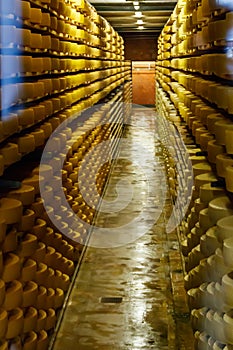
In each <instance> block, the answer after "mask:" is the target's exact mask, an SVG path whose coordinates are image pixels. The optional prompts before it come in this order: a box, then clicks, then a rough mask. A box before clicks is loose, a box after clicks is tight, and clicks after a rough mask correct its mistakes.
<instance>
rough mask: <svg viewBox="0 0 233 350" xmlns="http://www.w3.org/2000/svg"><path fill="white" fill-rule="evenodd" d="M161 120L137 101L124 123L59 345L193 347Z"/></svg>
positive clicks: (115, 349)
mask: <svg viewBox="0 0 233 350" xmlns="http://www.w3.org/2000/svg"><path fill="white" fill-rule="evenodd" d="M158 123H159V119H158V118H157V116H156V114H155V112H154V111H153V110H149V109H147V108H146V109H145V108H137V109H134V111H133V114H132V117H131V120H130V121H129V122H128V124H127V125H126V127H125V132H124V138H123V139H122V140H121V143H120V147H119V155H118V160H116V161H115V164H114V166H113V169H112V172H111V176H110V179H109V183H108V186H107V188H106V192H105V195H104V201H103V207H100V210H99V214H98V216H97V219H96V222H95V226H94V228H93V231H92V235H91V238H90V242H89V246H88V247H87V249H86V251H85V254H84V257H83V260H82V264H81V266H80V269H79V271H78V274H77V276H76V279H75V282H74V285H73V288H72V291H71V293H70V296H69V300H68V303H67V307H66V310H65V313H64V315H63V318H62V321H61V324H60V328H59V330H58V333H57V335H56V339H55V342H54V344H53V350H61V349H75V350H76V349H77V350H95V349H96V350H110V349H111V350H149V349H156V350H165V349H169V350H172V349H174V350H182V349H185V350H192V349H193V335H192V330H191V326H190V321H189V311H188V307H187V302H186V295H185V291H184V286H183V269H182V261H181V256H180V252H179V244H178V241H177V235H176V232H175V231H174V232H173V233H169V234H167V233H166V223H167V220H168V218H169V213H171V207H172V204H171V203H172V202H171V199H170V197H169V194H168V193H169V192H168V188H167V183H166V181H165V179H166V177H165V160H164V158H163V152H162V145H161V140H160V135H159V134H158V130H159V127H158ZM110 202H111V203H112V206H111V210H108V212H107V208H108V204H109V203H110ZM103 208H104V210H102V209H103Z"/></svg>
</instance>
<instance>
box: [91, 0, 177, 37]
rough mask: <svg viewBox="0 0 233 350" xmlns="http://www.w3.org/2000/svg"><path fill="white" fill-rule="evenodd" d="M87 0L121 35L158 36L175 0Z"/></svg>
mask: <svg viewBox="0 0 233 350" xmlns="http://www.w3.org/2000/svg"><path fill="white" fill-rule="evenodd" d="M89 2H90V3H91V4H92V5H93V6H94V7H95V8H96V10H97V11H98V13H99V14H100V15H101V16H103V17H105V18H106V19H107V21H108V22H109V23H111V25H112V26H113V27H114V28H115V29H116V30H117V31H118V32H119V33H120V34H121V35H123V36H124V35H145V34H146V35H148V34H149V35H153V36H158V35H159V33H160V32H161V30H162V28H163V27H164V25H165V23H166V22H167V20H168V18H169V17H170V15H171V13H172V11H173V9H174V7H175V5H176V2H177V0H169V1H168V0H145V1H129V0H89ZM137 12H139V13H137Z"/></svg>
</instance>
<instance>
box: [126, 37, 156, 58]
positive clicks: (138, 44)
mask: <svg viewBox="0 0 233 350" xmlns="http://www.w3.org/2000/svg"><path fill="white" fill-rule="evenodd" d="M123 39H124V41H125V59H127V60H132V61H154V60H155V59H156V57H157V49H156V48H157V38H154V37H145V36H134V35H130V34H127V35H125V36H124V37H123Z"/></svg>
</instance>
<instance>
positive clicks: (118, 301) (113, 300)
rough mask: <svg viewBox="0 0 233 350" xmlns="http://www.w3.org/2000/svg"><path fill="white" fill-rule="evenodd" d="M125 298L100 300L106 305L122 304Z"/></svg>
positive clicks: (103, 298)
mask: <svg viewBox="0 0 233 350" xmlns="http://www.w3.org/2000/svg"><path fill="white" fill-rule="evenodd" d="M122 301H123V298H122V297H102V298H100V302H101V303H105V304H120V303H122Z"/></svg>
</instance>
